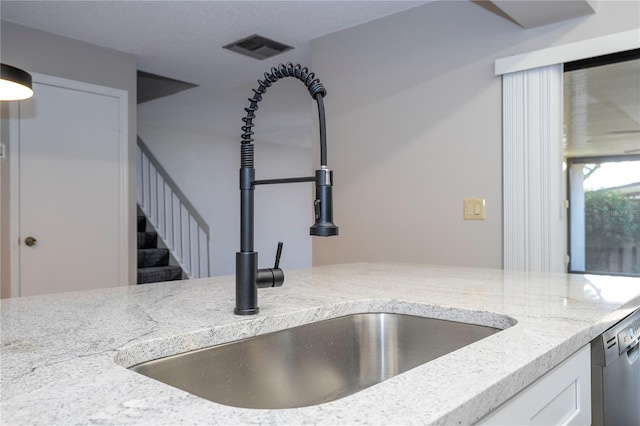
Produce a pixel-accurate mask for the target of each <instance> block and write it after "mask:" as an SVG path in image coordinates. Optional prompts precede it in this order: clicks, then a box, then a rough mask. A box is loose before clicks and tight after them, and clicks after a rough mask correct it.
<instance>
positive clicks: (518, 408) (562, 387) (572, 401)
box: [478, 345, 591, 425]
mask: <svg viewBox="0 0 640 426" xmlns="http://www.w3.org/2000/svg"><path fill="white" fill-rule="evenodd" d="M478 424H479V425H514V424H518V425H589V424H591V358H590V350H589V345H587V346H585V347H583V348H582V349H580V350H579V351H578V352H576V353H575V354H573V355H572V356H571V357H569V358H568V359H566V360H565V361H563V362H562V364H560V365H558V366H557V367H555V368H554V369H553V370H551V371H549V372H548V373H547V374H545V375H544V376H542V377H541V378H540V379H538V380H536V381H535V382H534V383H533V384H532V385H530V386H528V387H527V388H525V389H524V390H522V391H521V392H520V393H518V394H517V395H516V396H514V397H513V398H511V399H510V400H508V401H507V402H505V403H504V404H503V405H502V406H500V407H498V408H497V409H496V410H495V411H493V412H491V413H489V415H487V417H485V418H484V419H482V420H481V421H480V422H478Z"/></svg>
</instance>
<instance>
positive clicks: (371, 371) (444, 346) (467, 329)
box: [131, 313, 501, 409]
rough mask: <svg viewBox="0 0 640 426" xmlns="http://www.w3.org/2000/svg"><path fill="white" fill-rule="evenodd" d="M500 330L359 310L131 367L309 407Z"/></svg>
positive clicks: (190, 384) (261, 404) (262, 404)
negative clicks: (361, 311) (357, 312)
mask: <svg viewBox="0 0 640 426" xmlns="http://www.w3.org/2000/svg"><path fill="white" fill-rule="evenodd" d="M498 331H501V330H500V329H498V328H493V327H487V326H480V325H473V324H465V323H459V322H452V321H445V320H437V319H432V318H424V317H418V316H413V315H405V314H390V313H365V314H353V315H347V316H343V317H338V318H334V319H329V320H324V321H319V322H315V323H311V324H306V325H302V326H299V327H294V328H289V329H285V330H281V331H276V332H273V333H269V334H264V335H260V336H255V337H250V338H247V339H244V340H239V341H235V342H231V343H226V344H222V345H217V346H213V347H210V348H206V349H200V350H196V351H192V352H187V353H183V354H179V355H175V356H171V357H167V358H162V359H158V360H154V361H149V362H145V363H143V364H139V365H136V366H133V367H131V369H132V370H133V371H136V372H138V373H140V374H144V375H145V376H148V377H151V378H153V379H156V380H159V381H161V382H163V383H166V384H169V385H171V386H175V387H177V388H179V389H182V390H185V391H187V392H189V393H192V394H194V395H198V396H200V397H202V398H206V399H208V400H211V401H214V402H217V403H220V404H225V405H230V406H235V407H243V408H271V409H273V408H295V407H305V406H309V405H316V404H321V403H324V402H329V401H334V400H336V399H340V398H343V397H345V396H348V395H351V394H353V393H355V392H358V391H360V390H362V389H365V388H367V387H369V386H372V385H374V384H376V383H380V382H382V381H384V380H386V379H389V378H391V377H393V376H395V375H398V374H400V373H403V372H405V371H407V370H409V369H411V368H414V367H417V366H419V365H421V364H424V363H426V362H429V361H431V360H433V359H435V358H438V357H440V356H442V355H445V354H447V353H449V352H452V351H455V350H456V349H459V348H461V347H463V346H466V345H468V344H471V343H473V342H475V341H477V340H480V339H482V338H484V337H487V336H489V335H492V334H494V333H496V332H498Z"/></svg>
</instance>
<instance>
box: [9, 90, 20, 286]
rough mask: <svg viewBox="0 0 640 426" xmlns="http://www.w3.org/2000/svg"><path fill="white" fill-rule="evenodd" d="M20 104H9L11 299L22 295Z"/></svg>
mask: <svg viewBox="0 0 640 426" xmlns="http://www.w3.org/2000/svg"><path fill="white" fill-rule="evenodd" d="M18 117H20V103H19V102H11V103H10V104H9V144H10V147H11V149H10V151H9V152H10V154H9V169H10V170H9V264H10V265H11V268H10V269H9V272H10V277H9V279H10V289H11V293H10V296H11V297H17V296H19V295H20V245H19V241H20V208H19V206H20V190H19V189H20V182H19V178H20V156H19V153H20V149H19V146H20V145H19V142H20V126H19V123H18Z"/></svg>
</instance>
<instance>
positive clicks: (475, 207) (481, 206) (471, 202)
mask: <svg viewBox="0 0 640 426" xmlns="http://www.w3.org/2000/svg"><path fill="white" fill-rule="evenodd" d="M462 208H463V211H462V215H463V218H464V220H485V202H484V198H465V199H464V202H463V207H462Z"/></svg>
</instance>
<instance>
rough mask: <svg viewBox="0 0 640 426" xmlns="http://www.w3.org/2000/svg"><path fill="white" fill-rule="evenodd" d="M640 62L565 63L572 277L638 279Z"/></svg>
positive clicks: (633, 58)
mask: <svg viewBox="0 0 640 426" xmlns="http://www.w3.org/2000/svg"><path fill="white" fill-rule="evenodd" d="M639 57H640V52H638V51H631V52H623V55H619V56H617V57H606V58H595V59H590V60H588V61H580V62H582V64H579V63H571V64H566V66H565V74H564V142H563V145H564V157H565V162H566V165H567V168H566V171H567V182H568V186H567V188H568V196H569V197H568V198H569V223H568V233H569V244H568V246H569V259H570V260H569V268H568V269H569V271H570V272H587V273H596V274H622V275H632V276H640V59H638V58H639Z"/></svg>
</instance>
